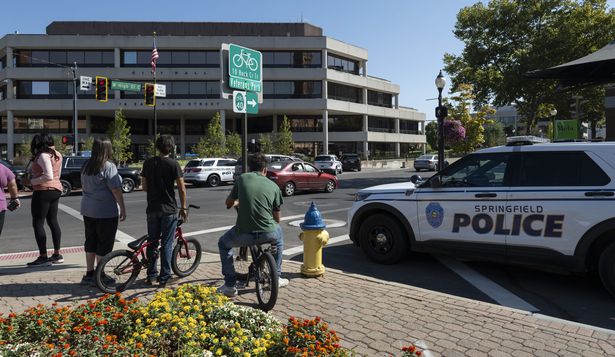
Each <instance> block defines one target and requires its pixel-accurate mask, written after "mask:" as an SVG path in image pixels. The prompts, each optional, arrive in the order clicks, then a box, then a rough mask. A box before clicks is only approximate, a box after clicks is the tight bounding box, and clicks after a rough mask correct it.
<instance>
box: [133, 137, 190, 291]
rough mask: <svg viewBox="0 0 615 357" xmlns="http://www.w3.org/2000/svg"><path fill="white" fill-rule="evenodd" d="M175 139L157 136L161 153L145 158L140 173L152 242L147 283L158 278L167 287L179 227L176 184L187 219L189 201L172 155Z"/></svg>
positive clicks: (179, 168) (148, 251)
mask: <svg viewBox="0 0 615 357" xmlns="http://www.w3.org/2000/svg"><path fill="white" fill-rule="evenodd" d="M174 147H175V140H174V139H173V137H172V136H171V135H161V136H160V137H159V138H158V139H157V140H156V149H157V150H158V152H159V153H160V155H159V156H155V157H152V158H149V159H147V160H145V162H144V163H143V170H142V171H141V176H142V177H143V181H142V183H141V185H142V186H143V191H145V192H146V193H147V209H146V211H145V212H146V213H147V235H148V236H149V237H148V240H149V241H150V242H154V244H151V245H149V246H148V247H147V257H148V259H149V262H150V265H149V267H148V268H147V278H146V279H145V283H146V284H147V285H152V284H153V283H154V280H157V281H158V283H159V284H160V286H162V287H164V286H165V285H166V284H167V281H168V280H169V278H171V255H172V253H173V239H174V238H175V228H176V227H177V201H176V200H175V188H174V186H175V184H177V190H178V191H179V201H180V203H181V207H180V210H179V218H181V219H182V220H183V221H187V220H188V207H187V205H186V186H185V185H184V177H183V172H182V169H181V167H180V166H179V163H178V162H177V161H175V160H174V159H172V158H170V157H169V155H170V154H171V152H172V150H173V148H174ZM158 241H160V244H161V247H160V251H161V254H160V275H159V276H157V275H158V269H157V259H156V250H157V249H158Z"/></svg>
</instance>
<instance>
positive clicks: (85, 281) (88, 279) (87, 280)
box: [79, 275, 95, 285]
mask: <svg viewBox="0 0 615 357" xmlns="http://www.w3.org/2000/svg"><path fill="white" fill-rule="evenodd" d="M79 284H81V285H94V284H95V283H94V276H87V275H84V276H83V277H82V278H81V282H80V283H79Z"/></svg>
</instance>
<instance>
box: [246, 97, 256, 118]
mask: <svg viewBox="0 0 615 357" xmlns="http://www.w3.org/2000/svg"><path fill="white" fill-rule="evenodd" d="M246 104H247V109H246V112H247V113H248V114H258V94H257V93H254V92H247V93H246Z"/></svg>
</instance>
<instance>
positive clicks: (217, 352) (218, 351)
mask: <svg viewBox="0 0 615 357" xmlns="http://www.w3.org/2000/svg"><path fill="white" fill-rule="evenodd" d="M221 355H222V349H221V348H218V349H217V350H216V356H221Z"/></svg>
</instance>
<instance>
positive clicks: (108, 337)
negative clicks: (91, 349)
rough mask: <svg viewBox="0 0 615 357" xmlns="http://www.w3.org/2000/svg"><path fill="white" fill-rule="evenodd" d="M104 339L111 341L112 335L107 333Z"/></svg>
mask: <svg viewBox="0 0 615 357" xmlns="http://www.w3.org/2000/svg"><path fill="white" fill-rule="evenodd" d="M105 340H106V341H107V342H111V341H113V336H111V335H107V336H105Z"/></svg>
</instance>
